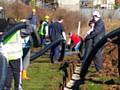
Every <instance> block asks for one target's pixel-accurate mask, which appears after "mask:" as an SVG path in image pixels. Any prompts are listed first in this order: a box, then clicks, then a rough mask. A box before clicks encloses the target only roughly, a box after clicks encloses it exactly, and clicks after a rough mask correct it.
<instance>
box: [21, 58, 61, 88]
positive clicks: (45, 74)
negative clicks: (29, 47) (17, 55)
mask: <svg viewBox="0 0 120 90" xmlns="http://www.w3.org/2000/svg"><path fill="white" fill-rule="evenodd" d="M39 61H40V60H37V61H35V62H33V63H31V65H30V66H29V68H28V75H29V77H30V79H29V80H24V81H23V90H58V88H59V85H60V83H62V76H63V73H62V71H59V67H60V66H59V64H50V63H49V62H46V63H40V62H39Z"/></svg>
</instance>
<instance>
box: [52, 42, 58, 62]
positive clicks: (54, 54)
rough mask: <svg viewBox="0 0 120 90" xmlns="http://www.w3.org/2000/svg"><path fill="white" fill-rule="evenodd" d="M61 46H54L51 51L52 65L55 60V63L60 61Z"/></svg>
mask: <svg viewBox="0 0 120 90" xmlns="http://www.w3.org/2000/svg"><path fill="white" fill-rule="evenodd" d="M59 44H60V43H58V44H56V45H54V46H53V47H52V48H51V51H50V59H51V63H53V60H54V62H57V61H58V59H59Z"/></svg>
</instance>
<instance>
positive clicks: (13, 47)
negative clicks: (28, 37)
mask: <svg viewBox="0 0 120 90" xmlns="http://www.w3.org/2000/svg"><path fill="white" fill-rule="evenodd" d="M3 50H5V52H6V55H5V57H6V59H7V60H8V61H9V60H16V59H19V58H21V57H22V56H23V51H22V39H21V36H20V31H17V32H15V33H14V34H12V35H10V36H9V37H7V38H6V39H5V40H4V41H3Z"/></svg>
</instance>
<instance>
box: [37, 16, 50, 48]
mask: <svg viewBox="0 0 120 90" xmlns="http://www.w3.org/2000/svg"><path fill="white" fill-rule="evenodd" d="M49 18H50V17H49V16H45V17H44V20H43V22H42V23H41V25H40V26H39V31H38V33H39V36H40V40H41V41H40V42H41V45H42V46H43V47H44V46H45V44H46V37H48V26H49Z"/></svg>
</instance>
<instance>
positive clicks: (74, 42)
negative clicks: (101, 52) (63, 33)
mask: <svg viewBox="0 0 120 90" xmlns="http://www.w3.org/2000/svg"><path fill="white" fill-rule="evenodd" d="M69 37H70V40H69V42H70V44H71V48H72V50H73V51H80V47H81V45H82V38H81V37H79V36H78V35H77V34H75V33H72V32H70V33H69Z"/></svg>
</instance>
